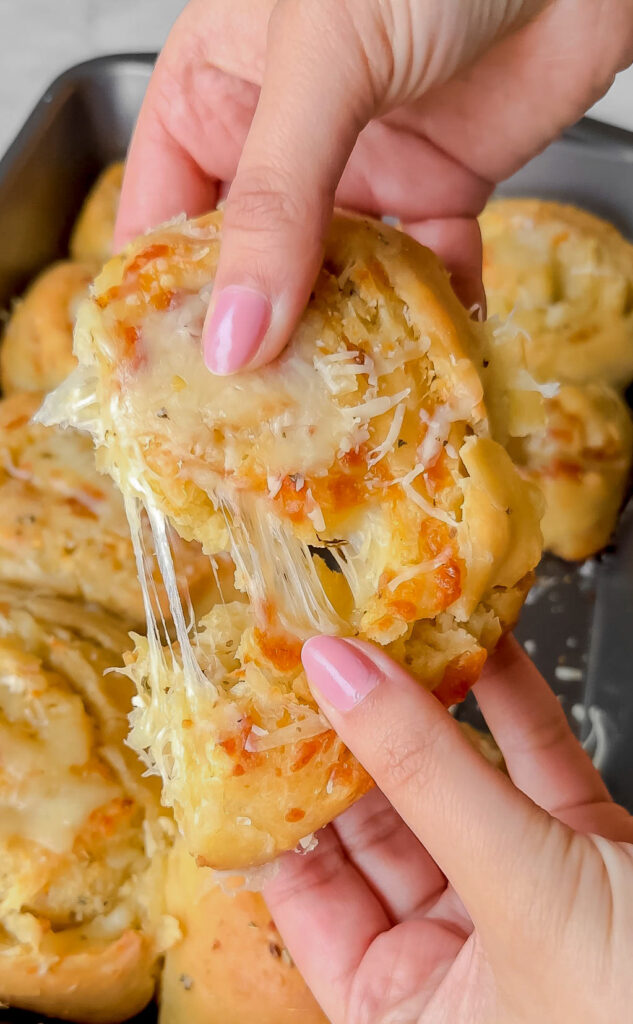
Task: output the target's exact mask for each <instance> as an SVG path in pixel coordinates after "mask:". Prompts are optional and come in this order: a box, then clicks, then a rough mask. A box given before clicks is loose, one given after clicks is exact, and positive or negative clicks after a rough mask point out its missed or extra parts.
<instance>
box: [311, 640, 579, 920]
mask: <svg viewBox="0 0 633 1024" xmlns="http://www.w3.org/2000/svg"><path fill="white" fill-rule="evenodd" d="M302 658H303V663H304V667H305V670H306V673H307V676H308V679H309V682H310V685H311V687H312V690H313V692H314V694H315V697H316V698H317V700H318V702H319V704H320V706H321V708H322V710H323V711H324V713H325V715H326V716H327V718H328V719H329V721H330V722H331V724H332V726H333V728H334V729H335V730H336V732H337V733H338V734H339V735H340V737H341V739H342V740H343V741H344V742H345V743H346V744H347V746H348V747H349V748H350V750H351V751H352V752H353V753H354V754H355V755H356V757H357V758H358V759H359V761H360V762H361V763H362V764H363V765H364V767H365V768H366V769H367V771H368V772H369V774H370V775H371V776H372V778H373V779H374V780H375V782H376V784H377V786H378V787H379V788H380V789H381V790H382V791H383V793H384V794H385V795H386V797H387V798H388V799H389V800H390V802H391V803H392V804H393V806H394V808H395V809H396V811H398V813H399V814H400V816H401V817H402V818H403V819H404V821H405V822H406V823H407V825H408V826H409V828H410V829H411V830H412V831H413V832H414V833H415V835H416V836H417V837H418V839H419V840H420V841H421V842H422V844H423V845H424V847H425V848H426V849H427V850H428V852H429V853H430V854H431V856H432V857H433V859H434V860H435V862H436V863H437V865H438V866H439V867H440V869H441V870H442V871H443V873H444V874H445V875H446V877H447V878H448V880H449V882H450V883H451V884H452V886H453V887H454V889H455V890H456V891H457V893H458V894H459V896H460V898H461V900H462V901H463V903H464V905H465V907H466V909H467V910H468V913H469V914H470V916H471V918H472V920H473V921H474V923H475V924H476V925H477V927H478V928H479V929H480V931H482V932H487V933H488V936H489V937H490V938H492V937H496V938H499V934H500V930H502V931H503V930H504V929H507V927H508V926H509V925H513V924H514V923H516V921H517V920H519V919H522V920H523V921H525V915H526V909H527V908H533V906H534V904H535V903H537V902H538V899H539V898H540V897H541V894H542V893H543V891H544V886H543V877H544V876H545V877H548V876H551V875H552V874H553V875H554V876H555V875H556V869H557V867H558V858H561V861H562V859H563V858H564V856H565V855H566V852H567V849H568V842H569V837H570V836H571V832H570V830H569V829H567V827H566V826H565V825H562V824H561V823H560V822H558V821H555V820H554V819H553V818H550V817H549V815H548V814H547V813H546V812H545V811H543V810H542V809H541V808H539V807H537V806H536V805H535V804H533V803H532V801H531V800H529V799H528V797H527V796H525V795H524V794H523V793H521V792H520V791H519V790H517V789H515V788H514V786H513V785H512V783H511V782H510V780H509V779H507V778H506V777H505V776H503V775H502V774H501V773H500V772H498V771H497V770H496V769H495V768H493V767H492V766H491V765H490V764H488V763H487V762H486V761H485V760H484V759H483V758H482V757H481V756H480V755H479V754H478V753H477V751H476V750H475V749H474V748H473V747H472V746H471V744H470V743H469V742H468V741H467V740H466V739H465V737H464V736H463V735H462V733H461V730H460V728H459V726H458V724H457V722H456V721H455V720H454V719H453V718H452V717H451V716H450V715H449V714H448V712H447V711H446V709H445V708H444V707H443V706H442V705H441V704H440V702H439V701H438V700H437V699H436V698H435V697H434V696H433V695H432V694H431V693H429V692H428V691H427V690H425V689H424V687H423V686H422V685H421V684H420V683H419V682H417V681H416V680H415V679H414V678H413V677H412V676H410V675H409V674H408V673H407V672H406V671H405V670H404V669H403V668H401V667H400V666H399V665H396V664H395V663H394V662H392V661H391V659H390V658H389V657H388V656H387V655H386V654H385V653H384V652H382V651H380V650H379V649H377V648H376V647H374V646H373V645H372V644H368V643H364V642H361V641H358V640H349V639H342V638H338V637H315V638H313V639H311V640H308V641H307V643H306V644H305V645H304V647H303V654H302ZM508 685H511V682H509V684H508ZM545 863H547V871H544V864H545ZM537 916H538V915H537Z"/></svg>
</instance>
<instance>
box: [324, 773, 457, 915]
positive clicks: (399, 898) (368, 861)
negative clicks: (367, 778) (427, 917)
mask: <svg viewBox="0 0 633 1024" xmlns="http://www.w3.org/2000/svg"><path fill="white" fill-rule="evenodd" d="M333 828H334V830H335V832H336V834H337V836H338V838H339V841H340V843H341V845H342V847H343V849H344V851H345V853H346V855H347V857H348V859H349V860H350V861H351V862H352V863H353V864H354V866H355V868H356V870H357V871H359V872H360V874H361V875H362V877H363V878H364V879H365V881H366V882H367V883H368V885H369V886H370V887H371V889H372V890H373V892H375V893H376V895H377V896H378V898H379V899H380V902H381V903H382V905H383V906H384V907H385V909H386V911H387V913H388V914H389V917H390V918H391V920H392V921H393V922H395V921H402V920H404V919H405V918H407V917H409V916H410V915H411V914H413V913H421V912H422V911H423V910H424V909H425V908H428V906H429V904H431V903H432V902H434V901H435V900H436V899H437V897H438V895H439V894H440V893H442V892H443V891H444V890H445V888H446V878H445V877H444V875H443V874H442V872H441V871H440V869H439V868H438V866H437V864H436V863H435V861H434V860H433V859H432V858H431V857H430V856H429V854H428V853H427V852H426V850H425V849H424V847H423V846H422V845H421V844H420V841H419V840H418V839H416V837H415V836H414V835H413V832H411V830H410V829H409V828H407V826H406V825H405V823H404V822H403V820H402V818H400V816H399V815H398V814H397V813H396V811H394V809H393V807H392V806H391V804H390V803H389V801H388V800H387V798H386V797H385V796H384V794H383V793H381V792H380V790H378V789H372V790H371V792H369V793H367V794H366V795H365V796H364V797H363V798H362V800H359V801H358V802H357V803H355V804H353V806H352V807H350V808H349V809H348V810H347V811H345V813H344V814H341V815H340V817H338V818H337V819H336V821H335V822H334V823H333Z"/></svg>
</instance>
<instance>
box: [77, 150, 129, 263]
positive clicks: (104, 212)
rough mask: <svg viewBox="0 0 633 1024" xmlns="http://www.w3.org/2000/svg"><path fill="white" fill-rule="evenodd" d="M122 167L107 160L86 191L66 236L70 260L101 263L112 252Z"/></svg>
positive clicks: (121, 164)
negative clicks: (77, 214)
mask: <svg viewBox="0 0 633 1024" xmlns="http://www.w3.org/2000/svg"><path fill="white" fill-rule="evenodd" d="M124 167H125V165H124V164H123V163H122V162H119V161H117V162H116V163H113V164H108V166H107V167H106V168H105V170H103V171H102V172H101V174H100V175H99V177H98V178H97V180H96V182H95V183H94V185H93V186H92V188H91V190H90V192H89V193H88V195H87V197H86V200H85V202H84V204H83V206H82V208H81V210H80V211H79V216H78V217H77V220H76V222H75V225H74V227H73V232H72V235H71V238H70V255H71V256H72V258H73V259H74V260H81V261H84V262H90V263H96V264H97V266H101V265H102V264H103V263H105V261H106V260H107V259H109V258H110V256H111V255H112V236H113V235H114V223H115V221H116V214H117V209H118V206H119V198H120V195H121V186H122V184H123V171H124Z"/></svg>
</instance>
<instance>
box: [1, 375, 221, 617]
mask: <svg viewBox="0 0 633 1024" xmlns="http://www.w3.org/2000/svg"><path fill="white" fill-rule="evenodd" d="M41 398H42V396H41V395H39V394H37V393H36V392H24V393H22V394H18V393H16V394H14V395H11V396H10V397H8V398H4V399H0V580H2V581H4V582H10V583H19V584H22V585H25V586H31V587H35V588H37V589H39V590H42V591H46V592H48V593H53V594H59V595H62V596H64V597H82V598H84V599H85V600H87V601H96V602H98V603H99V604H100V605H102V606H103V607H104V608H106V609H108V610H109V611H112V612H115V613H116V614H118V615H120V616H121V617H122V618H123V619H124V620H125V622H126V624H127V625H128V626H130V627H133V626H136V627H139V626H140V625H141V624H142V623H143V621H144V618H145V613H144V607H143V594H142V591H141V588H140V586H139V582H138V577H137V572H136V563H135V560H134V551H133V548H132V543H131V541H130V532H129V527H128V523H127V520H126V517H125V511H124V508H123V501H122V499H121V495H120V494H119V492H118V491H117V489H116V487H115V486H114V485H113V483H112V481H111V480H110V479H109V478H108V477H106V476H103V475H102V474H101V473H99V472H98V471H97V469H96V467H95V460H94V452H93V448H92V444H91V442H90V439H89V438H87V437H85V436H83V435H81V434H79V433H75V432H73V433H71V432H70V431H61V430H59V429H57V428H49V427H42V426H39V425H38V424H35V423H33V422H31V421H32V417H33V416H34V414H35V413H36V411H37V409H38V408H39V405H40V402H41ZM145 533H146V536H147V537H148V538H149V531H148V529H147V528H146V530H145ZM172 544H173V550H174V558H175V561H176V564H177V566H178V568H177V579H178V584H179V586H180V589H181V591H185V590H190V592H191V594H192V595H193V598H194V599H197V598H198V596H199V595H200V593H201V592H202V591H203V590H204V589H206V588H208V587H209V586H211V587H213V584H214V578H213V573H212V569H211V566H210V564H209V559H208V558H207V557H206V556H204V555H202V552H201V551H200V549H199V547H198V546H197V545H195V544H193V545H189V544H186V543H184V542H183V541H181V540H180V538H179V537H177V536H176V535H174V537H173V539H172ZM148 558H149V559H150V561H149V562H148V569H149V572H150V574H151V577H152V579H153V580H154V583H155V587H156V591H155V593H156V595H157V596H158V598H159V600H160V603H161V607H162V609H163V611H164V612H165V614H168V612H169V609H168V602H167V599H166V595H165V591H164V587H163V586H162V583H161V580H160V574H159V573H158V571H157V567H156V564H155V562H153V563H152V561H151V553H148ZM216 600H217V597H216ZM207 603H208V602H207Z"/></svg>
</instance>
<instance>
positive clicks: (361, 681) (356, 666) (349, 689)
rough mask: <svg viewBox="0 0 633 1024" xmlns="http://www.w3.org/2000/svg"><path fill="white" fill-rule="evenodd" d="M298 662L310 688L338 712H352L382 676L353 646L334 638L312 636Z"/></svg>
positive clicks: (367, 658)
mask: <svg viewBox="0 0 633 1024" xmlns="http://www.w3.org/2000/svg"><path fill="white" fill-rule="evenodd" d="M301 660H302V662H303V667H304V668H305V670H306V675H307V677H308V680H309V682H310V686H311V687H312V688H313V689H314V690H316V691H317V692H316V696H317V697H318V696H319V694H321V695H322V696H323V697H324V698H325V700H326V701H327V702H328V703H329V704H331V705H332V707H334V708H336V710H337V711H351V709H352V708H354V707H356V705H357V704H360V702H361V701H362V700H364V699H365V697H367V696H368V694H370V693H371V691H372V690H374V689H375V688H376V687H377V686H378V684H379V683H380V682H381V680H382V673H381V672H380V670H379V669H378V668H377V667H376V665H375V664H374V663H373V661H372V660H371V658H370V657H369V656H368V655H366V654H364V653H363V652H362V651H361V650H360V649H359V648H358V647H356V645H354V644H353V643H351V642H349V641H347V640H344V639H342V638H341V637H335V636H315V637H312V639H311V640H307V641H306V643H305V644H304V645H303V650H302V652H301Z"/></svg>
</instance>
